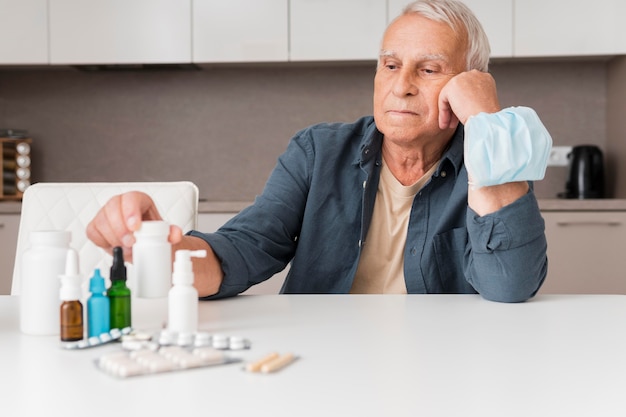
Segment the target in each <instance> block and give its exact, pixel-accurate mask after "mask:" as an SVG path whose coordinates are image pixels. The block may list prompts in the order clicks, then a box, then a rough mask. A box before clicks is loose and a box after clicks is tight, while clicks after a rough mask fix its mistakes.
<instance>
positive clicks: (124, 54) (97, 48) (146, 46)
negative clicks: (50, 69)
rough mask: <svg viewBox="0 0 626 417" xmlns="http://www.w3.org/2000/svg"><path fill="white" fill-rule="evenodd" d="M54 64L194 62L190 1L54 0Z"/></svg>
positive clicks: (52, 13) (52, 4) (52, 29)
mask: <svg viewBox="0 0 626 417" xmlns="http://www.w3.org/2000/svg"><path fill="white" fill-rule="evenodd" d="M49 8H50V11H49V13H50V19H49V22H50V63H52V64H70V65H71V64H162V63H190V62H191V0H99V1H96V0H94V1H84V0H50V1H49Z"/></svg>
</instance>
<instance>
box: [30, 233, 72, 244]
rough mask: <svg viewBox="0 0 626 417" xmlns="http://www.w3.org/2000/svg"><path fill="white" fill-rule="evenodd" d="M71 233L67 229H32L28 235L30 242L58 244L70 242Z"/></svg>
mask: <svg viewBox="0 0 626 417" xmlns="http://www.w3.org/2000/svg"><path fill="white" fill-rule="evenodd" d="M71 239H72V233H71V232H70V231H69V230H34V231H32V232H30V234H29V235H28V240H29V241H30V243H31V244H38V245H60V246H66V245H69V244H70V241H71Z"/></svg>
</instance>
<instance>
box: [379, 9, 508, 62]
mask: <svg viewBox="0 0 626 417" xmlns="http://www.w3.org/2000/svg"><path fill="white" fill-rule="evenodd" d="M464 3H465V4H466V5H467V6H468V7H469V8H470V9H472V11H473V12H474V14H475V15H476V17H477V18H478V20H479V21H480V23H481V24H482V25H483V29H484V30H485V33H486V34H487V37H488V38H489V44H490V45H491V56H492V57H494V58H503V57H511V56H513V0H465V1H464ZM407 4H408V2H407V0H389V13H388V17H389V21H390V22H391V20H393V19H394V18H396V17H397V16H398V15H399V14H400V13H401V12H402V9H404V6H406V5H407Z"/></svg>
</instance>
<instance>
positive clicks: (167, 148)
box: [0, 59, 626, 201]
mask: <svg viewBox="0 0 626 417" xmlns="http://www.w3.org/2000/svg"><path fill="white" fill-rule="evenodd" d="M618 64H619V63H618ZM614 65H615V64H614V63H612V62H611V63H609V62H607V61H606V60H602V59H597V60H584V61H561V62H523V61H522V62H520V61H515V62H499V63H494V64H492V65H491V71H492V73H493V74H494V77H495V78H496V81H497V83H498V87H499V94H500V101H501V104H502V106H513V105H525V106H531V107H533V108H535V109H536V110H537V112H538V113H539V115H540V116H541V117H542V119H543V120H544V123H545V124H546V126H547V127H548V129H549V130H550V132H551V134H552V136H553V139H554V143H555V145H576V144H583V143H596V144H598V145H599V146H600V147H601V148H602V149H603V150H606V149H607V124H606V123H607V97H610V100H612V101H614V102H618V103H619V102H620V101H619V100H620V99H618V98H615V97H613V95H612V94H609V95H608V96H607V87H606V86H607V71H608V68H613V66H614ZM621 67H622V68H623V67H624V63H623V60H622V61H621ZM622 72H624V71H622ZM612 73H613V72H612ZM373 75H374V64H373V63H368V64H354V65H333V66H321V65H310V66H303V65H299V66H282V67H271V66H257V67H252V66H248V67H245V66H244V67H232V68H227V67H215V68H205V69H202V70H197V71H194V70H186V71H184V70H179V71H175V70H160V71H156V70H152V71H151V70H144V71H108V72H82V71H78V70H75V69H72V68H62V69H56V68H55V69H31V70H24V69H22V70H18V69H11V68H3V69H0V128H5V127H9V128H21V129H27V130H29V132H30V133H31V136H32V137H33V139H34V143H33V154H32V157H33V177H34V180H35V181H153V180H154V181H166V180H179V179H186V180H191V181H194V182H195V183H196V184H198V186H199V188H200V194H201V197H202V198H205V199H208V200H210V201H250V200H252V199H253V198H254V196H255V195H256V194H258V193H259V192H260V191H261V190H262V187H263V184H264V182H265V179H266V178H267V176H268V174H269V172H270V170H271V169H272V167H273V166H274V164H275V161H276V158H277V156H278V155H279V154H280V153H281V152H282V150H283V149H284V148H285V146H286V144H287V142H288V140H289V138H290V137H291V136H292V135H293V134H294V133H295V132H296V131H297V130H299V129H301V128H303V127H306V126H308V125H310V124H312V123H317V122H322V121H352V120H354V119H356V118H357V117H359V116H361V115H364V114H370V113H371V101H372V98H371V96H372V80H373ZM624 78H625V77H624V76H622V77H621V79H618V80H614V81H611V82H612V83H614V84H615V83H618V84H620V83H621V86H622V90H621V91H622V93H621V97H622V98H621V106H619V107H620V108H622V109H623V108H625V106H624V98H623V97H624V96H625V95H624V94H623V88H624V85H626V80H624ZM609 116H610V117H613V118H618V119H619V118H621V119H623V116H621V115H620V114H617V115H615V114H614V113H610V114H609ZM610 117H609V118H610ZM622 126H623V125H622ZM611 135H613V136H621V137H624V133H623V129H622V131H621V133H620V132H614V131H611ZM611 149H613V148H611ZM616 149H617V148H616ZM620 152H626V150H625V149H623V148H622V150H621V151H620ZM610 157H611V158H613V156H610ZM565 177H566V168H561V167H554V168H548V172H547V174H546V179H545V180H544V181H541V182H539V183H537V184H536V190H537V193H538V195H539V196H540V197H543V198H551V197H554V196H556V194H557V193H558V192H560V191H562V190H563V188H564V183H565ZM622 182H625V183H626V173H625V174H624V180H622ZM623 187H624V188H626V184H625V185H624V186H623ZM624 194H625V195H626V192H625V193H624Z"/></svg>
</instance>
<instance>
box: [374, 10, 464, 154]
mask: <svg viewBox="0 0 626 417" xmlns="http://www.w3.org/2000/svg"><path fill="white" fill-rule="evenodd" d="M465 44H466V42H465V39H464V38H461V39H460V38H459V37H457V35H456V34H455V33H454V32H453V30H452V28H450V27H449V26H448V25H447V24H445V23H441V22H434V21H431V20H428V19H426V18H425V17H422V16H419V15H415V14H412V15H406V16H402V17H400V18H398V19H397V20H396V21H395V22H393V23H392V24H391V25H390V26H389V28H388V29H387V31H386V33H385V36H384V38H383V43H382V48H381V56H380V60H379V66H378V69H377V71H376V77H375V79H374V118H375V120H376V125H377V127H378V129H379V130H380V131H381V132H382V133H383V134H384V135H385V138H386V139H389V140H391V141H394V142H397V143H410V142H414V141H415V140H416V139H420V140H423V141H428V140H429V139H436V138H439V137H441V138H444V137H445V138H448V137H449V136H450V132H449V131H448V132H444V131H442V130H441V129H439V122H438V118H439V106H438V99H439V92H440V91H441V89H442V88H443V86H444V85H445V84H446V83H447V82H448V80H450V79H451V78H452V77H453V76H454V75H456V74H459V73H460V72H463V71H464V70H465V56H466V55H465V54H466V47H465Z"/></svg>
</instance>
